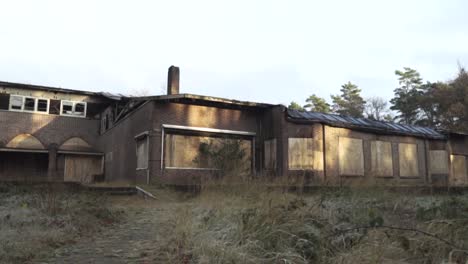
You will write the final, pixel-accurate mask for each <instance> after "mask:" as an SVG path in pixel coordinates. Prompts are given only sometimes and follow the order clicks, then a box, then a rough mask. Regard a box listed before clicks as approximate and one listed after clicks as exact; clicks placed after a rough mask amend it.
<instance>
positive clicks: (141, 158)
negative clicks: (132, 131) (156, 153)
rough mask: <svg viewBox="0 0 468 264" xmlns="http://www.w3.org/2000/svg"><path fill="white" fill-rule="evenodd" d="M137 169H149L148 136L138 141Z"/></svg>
mask: <svg viewBox="0 0 468 264" xmlns="http://www.w3.org/2000/svg"><path fill="white" fill-rule="evenodd" d="M136 157H137V159H136V160H137V169H147V168H148V136H142V137H139V138H137V139H136Z"/></svg>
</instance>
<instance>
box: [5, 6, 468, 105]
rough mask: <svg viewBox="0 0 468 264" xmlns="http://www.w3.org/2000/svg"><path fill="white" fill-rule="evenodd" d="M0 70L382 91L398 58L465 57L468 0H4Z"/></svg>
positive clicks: (446, 74) (273, 97) (116, 82)
mask: <svg viewBox="0 0 468 264" xmlns="http://www.w3.org/2000/svg"><path fill="white" fill-rule="evenodd" d="M0 10H1V11H2V12H1V15H0V80H2V81H10V82H21V83H30V84H38V85H50V86H58V87H64V88H71V89H81V90H91V91H109V92H119V93H130V92H132V91H135V90H148V91H150V92H151V94H161V93H163V92H165V91H164V89H162V88H163V86H164V84H165V82H166V74H167V68H168V67H169V66H170V65H176V66H179V67H180V68H181V92H182V93H194V94H202V95H212V96H219V97H227V98H233V99H241V100H251V101H260V102H269V103H283V104H288V103H289V102H290V101H291V100H295V101H298V102H300V103H303V99H304V98H306V97H307V96H308V95H310V94H313V93H316V94H318V95H319V96H323V97H326V99H327V100H330V96H329V95H330V94H331V93H338V92H339V89H340V86H341V85H342V84H343V83H345V82H347V81H351V82H354V83H356V84H357V85H358V86H359V87H360V88H362V90H363V95H364V97H368V96H382V97H384V98H386V99H390V98H391V97H392V95H393V89H394V88H395V87H396V86H397V84H398V83H397V80H396V77H395V75H394V71H395V69H400V68H402V67H404V66H408V67H412V68H415V69H417V70H418V71H419V72H420V73H421V75H422V77H423V78H424V79H425V80H429V81H437V80H441V81H444V80H448V79H450V78H453V77H454V75H455V74H456V72H457V62H459V63H460V64H462V65H465V66H468V16H467V10H468V2H466V1H450V0H440V1H430V0H429V1H428V0H421V1H407V0H401V1H400V0H398V1H396V0H392V1H356V0H354V1H344V0H343V1H328V0H327V1H313V0H304V1H294V0H287V1H271V0H264V1H260V0H259V1H255V0H246V1H244V0H235V1H220V0H218V1H214V0H213V1H204V0H197V1H194V0H187V1H173V0H170V1H169V0H164V1H115V0H113V1H83V0H81V1H46V0H44V1H36V0H34V1H21V0H16V1H13V0H11V1H2V0H0Z"/></svg>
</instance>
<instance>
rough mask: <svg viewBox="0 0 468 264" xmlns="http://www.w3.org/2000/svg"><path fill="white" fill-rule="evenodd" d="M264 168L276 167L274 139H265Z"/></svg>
mask: <svg viewBox="0 0 468 264" xmlns="http://www.w3.org/2000/svg"><path fill="white" fill-rule="evenodd" d="M264 151H265V161H264V164H265V169H275V168H276V139H270V140H265V150H264Z"/></svg>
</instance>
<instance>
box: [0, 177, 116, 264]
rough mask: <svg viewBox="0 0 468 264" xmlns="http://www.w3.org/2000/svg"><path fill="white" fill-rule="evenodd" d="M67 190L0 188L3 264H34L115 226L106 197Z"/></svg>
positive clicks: (0, 238)
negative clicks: (88, 236)
mask: <svg viewBox="0 0 468 264" xmlns="http://www.w3.org/2000/svg"><path fill="white" fill-rule="evenodd" d="M64 188H65V187H64V186H60V185H56V186H52V185H44V186H16V185H1V186H0V241H1V243H0V263H32V262H36V261H37V260H40V259H42V258H47V257H48V256H50V254H52V253H53V251H54V249H55V248H58V247H60V246H63V245H66V244H71V243H74V242H75V241H76V240H77V239H78V238H79V237H81V236H85V235H89V234H91V233H93V232H96V231H99V230H100V228H102V227H105V226H107V225H110V224H112V223H113V222H114V221H116V220H117V219H118V217H117V216H119V215H120V214H121V213H120V212H118V211H112V210H111V209H109V207H107V203H106V196H103V195H98V194H95V193H87V192H80V191H77V190H72V189H69V188H65V189H64Z"/></svg>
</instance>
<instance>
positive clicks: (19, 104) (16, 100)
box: [10, 95, 24, 110]
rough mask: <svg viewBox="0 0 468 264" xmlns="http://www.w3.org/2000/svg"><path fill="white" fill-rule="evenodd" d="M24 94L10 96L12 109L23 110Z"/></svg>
mask: <svg viewBox="0 0 468 264" xmlns="http://www.w3.org/2000/svg"><path fill="white" fill-rule="evenodd" d="M23 99H24V98H23V96H18V95H12V96H10V110H23Z"/></svg>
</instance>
